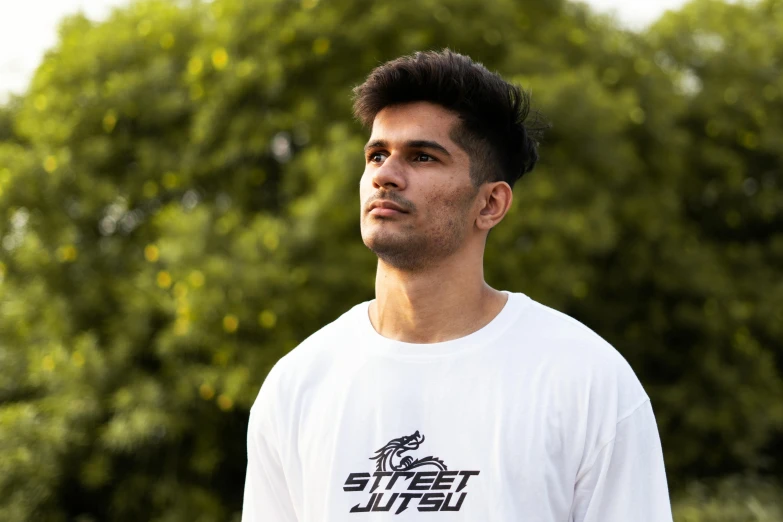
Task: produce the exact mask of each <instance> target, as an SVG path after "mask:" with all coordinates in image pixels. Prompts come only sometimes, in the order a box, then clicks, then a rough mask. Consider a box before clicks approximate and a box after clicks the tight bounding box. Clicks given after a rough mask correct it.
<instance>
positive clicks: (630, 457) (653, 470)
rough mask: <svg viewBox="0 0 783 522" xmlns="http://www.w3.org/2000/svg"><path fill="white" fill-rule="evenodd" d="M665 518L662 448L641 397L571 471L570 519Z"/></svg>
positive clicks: (621, 521)
mask: <svg viewBox="0 0 783 522" xmlns="http://www.w3.org/2000/svg"><path fill="white" fill-rule="evenodd" d="M629 520H633V521H634V522H671V521H672V512H671V504H670V501H669V491H668V486H667V483H666V472H665V469H664V462H663V451H662V448H661V441H660V438H659V435H658V427H657V425H656V422H655V416H654V414H653V410H652V405H651V404H650V401H649V400H645V401H644V402H643V403H642V404H641V405H640V406H639V407H637V408H636V409H635V410H634V411H633V412H631V413H630V414H629V415H627V416H626V417H625V418H623V419H621V420H620V421H619V422H618V423H617V428H616V431H615V436H614V437H613V438H612V439H611V440H610V441H607V442H606V443H605V444H604V445H603V447H602V448H601V449H600V450H599V451H598V453H597V454H596V457H595V458H594V460H593V461H592V462H591V463H587V464H586V466H585V468H584V469H583V470H580V472H579V474H578V475H577V481H576V486H575V490H574V502H573V506H572V509H571V518H570V522H627V521H629Z"/></svg>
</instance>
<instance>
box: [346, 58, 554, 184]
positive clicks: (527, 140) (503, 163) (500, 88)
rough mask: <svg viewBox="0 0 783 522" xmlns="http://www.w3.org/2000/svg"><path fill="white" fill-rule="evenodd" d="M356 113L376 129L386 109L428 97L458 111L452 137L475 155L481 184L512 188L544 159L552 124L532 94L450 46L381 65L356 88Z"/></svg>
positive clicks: (475, 175) (473, 169)
mask: <svg viewBox="0 0 783 522" xmlns="http://www.w3.org/2000/svg"><path fill="white" fill-rule="evenodd" d="M353 93H354V104H353V111H354V115H355V116H356V117H357V119H359V121H361V123H362V124H363V125H364V126H365V127H367V128H372V124H373V121H374V120H375V116H376V115H377V114H378V113H379V112H380V111H381V110H383V109H384V108H386V107H389V106H392V105H399V104H404V103H410V102H416V101H428V102H432V103H435V104H437V105H440V106H441V107H443V108H445V109H447V110H450V111H453V112H454V113H456V114H457V115H458V116H459V119H460V123H459V124H458V125H455V127H454V129H452V131H451V134H450V137H451V139H452V140H454V143H456V144H457V145H458V146H459V147H461V148H462V149H463V150H464V151H465V152H466V153H467V154H468V157H469V158H470V178H471V181H472V182H473V184H474V185H475V186H479V185H481V184H483V183H486V182H492V181H505V182H506V183H508V184H509V185H510V186H511V187H512V188H513V187H514V183H515V182H516V181H517V180H518V179H520V178H521V177H522V176H523V175H524V174H525V173H527V172H530V171H531V170H533V167H534V166H535V165H536V162H537V161H538V139H540V137H541V135H542V134H543V131H544V130H545V129H546V128H548V124H547V123H546V122H545V121H544V120H543V118H542V117H541V115H540V113H538V111H535V118H534V121H533V122H532V123H530V122H529V121H526V120H528V116H529V114H530V95H529V94H528V93H526V92H525V91H523V90H521V89H520V88H519V87H517V86H516V85H512V84H510V83H508V82H506V81H505V80H503V78H501V77H500V75H498V74H497V73H493V72H490V71H489V70H487V68H486V67H484V66H483V65H482V64H480V63H477V62H474V61H473V60H471V59H470V58H469V57H468V56H464V55H462V54H458V53H455V52H452V51H450V50H449V49H444V50H443V51H440V52H435V51H427V52H417V53H415V54H413V55H409V56H402V57H400V58H397V59H395V60H392V61H390V62H386V63H384V64H383V65H380V66H378V67H376V68H375V69H374V70H373V71H372V72H371V73H370V75H369V76H368V77H367V80H366V81H365V82H364V83H363V84H361V85H359V86H357V87H355V88H354V89H353Z"/></svg>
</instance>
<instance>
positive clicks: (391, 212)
mask: <svg viewBox="0 0 783 522" xmlns="http://www.w3.org/2000/svg"><path fill="white" fill-rule="evenodd" d="M370 214H371V215H373V216H384V217H388V216H397V215H402V214H405V212H401V211H399V210H396V209H393V208H385V207H374V208H373V209H371V210H370Z"/></svg>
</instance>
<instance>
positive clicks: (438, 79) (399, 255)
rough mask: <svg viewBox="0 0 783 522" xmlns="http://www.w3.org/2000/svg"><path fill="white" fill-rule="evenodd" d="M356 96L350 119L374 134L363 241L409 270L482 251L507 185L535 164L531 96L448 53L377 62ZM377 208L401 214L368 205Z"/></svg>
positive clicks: (506, 199)
mask: <svg viewBox="0 0 783 522" xmlns="http://www.w3.org/2000/svg"><path fill="white" fill-rule="evenodd" d="M354 93H355V101H354V112H355V114H356V116H357V117H358V118H359V119H360V120H361V121H362V123H364V124H365V125H366V126H368V127H371V128H372V135H371V136H370V140H369V141H368V143H367V147H366V149H365V152H366V154H365V160H366V162H365V165H366V166H365V172H364V175H363V176H362V181H361V186H360V189H361V201H362V216H361V217H362V219H361V224H362V237H363V239H364V242H365V244H366V245H367V246H368V247H369V248H370V249H371V250H373V251H374V252H375V253H376V254H377V255H378V256H379V257H380V258H381V259H383V260H385V261H387V262H388V263H390V264H391V265H393V266H396V267H398V268H402V269H408V270H413V269H418V268H423V267H426V266H429V265H432V264H433V263H436V262H437V261H439V260H440V259H443V258H445V257H447V256H450V255H453V254H454V253H456V252H458V251H460V250H461V249H462V248H466V247H468V246H469V245H470V244H479V243H480V245H481V248H482V249H483V243H484V240H485V238H486V234H487V233H488V231H489V230H490V229H491V228H492V227H493V226H494V225H496V224H497V223H498V222H500V220H501V219H502V218H503V216H504V215H505V213H506V212H507V211H508V207H509V205H510V203H511V187H512V186H513V184H514V183H515V182H516V180H517V179H519V178H521V177H522V175H524V174H525V173H526V172H529V171H530V170H532V169H533V166H534V165H535V163H536V161H537V160H538V153H537V142H536V141H535V139H534V137H533V136H532V135H531V134H533V133H534V132H538V130H539V129H534V130H533V132H531V129H530V128H528V126H527V125H526V122H525V120H526V118H527V116H528V112H529V99H528V97H527V95H526V94H525V93H524V92H523V91H521V90H520V89H519V88H518V87H516V86H513V85H511V84H509V83H507V82H505V81H504V80H503V79H502V78H501V77H500V76H498V75H497V74H494V73H491V72H490V71H488V70H487V69H486V68H484V67H483V66H482V65H481V64H478V63H475V62H473V61H472V60H471V59H470V58H468V57H466V56H463V55H460V54H456V53H453V52H451V51H448V50H446V51H443V52H438V53H436V52H426V53H416V54H415V55H413V56H406V57H402V58H398V59H396V60H393V61H391V62H388V63H386V64H383V65H381V66H379V67H378V68H376V69H375V70H374V71H373V72H372V73H371V74H370V76H369V77H368V78H367V80H366V81H365V82H364V83H363V84H362V85H360V86H358V87H356V89H354ZM381 201H383V202H385V204H386V205H387V206H392V205H393V204H396V205H397V206H398V207H399V210H402V211H403V212H393V211H392V210H389V209H377V208H376V209H372V208H371V207H372V206H373V205H377V204H378V203H379V202H381Z"/></svg>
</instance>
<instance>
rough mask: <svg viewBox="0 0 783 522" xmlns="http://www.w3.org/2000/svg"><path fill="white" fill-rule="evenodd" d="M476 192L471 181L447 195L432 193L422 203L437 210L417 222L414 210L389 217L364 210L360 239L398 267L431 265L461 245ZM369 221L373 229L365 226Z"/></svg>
mask: <svg viewBox="0 0 783 522" xmlns="http://www.w3.org/2000/svg"><path fill="white" fill-rule="evenodd" d="M477 193H478V187H475V186H473V185H472V184H471V185H470V186H469V187H467V188H465V189H462V190H460V191H455V192H454V193H451V194H449V195H443V194H440V195H438V196H434V197H432V198H431V200H430V201H428V202H427V204H426V205H422V207H426V208H430V209H433V208H438V209H439V210H436V211H435V212H431V214H432V216H431V219H428V220H424V222H422V220H421V219H418V220H417V221H418V223H417V224H414V223H413V222H412V221H413V219H412V218H415V217H418V216H416V215H415V214H413V215H410V216H408V215H401V216H394V217H388V218H387V217H377V216H371V215H369V214H366V215H364V220H366V221H363V223H362V224H363V226H362V240H363V241H364V244H365V245H366V246H367V248H369V249H370V250H372V251H373V252H374V253H375V255H377V256H378V258H379V259H380V260H382V261H383V262H385V263H386V264H388V265H390V266H392V267H394V268H396V269H398V270H404V271H408V272H420V271H423V270H426V269H428V268H432V267H433V266H436V265H437V264H438V263H439V262H440V261H442V260H443V259H445V258H448V257H449V256H451V255H453V254H454V253H456V252H457V251H458V250H459V249H460V247H461V246H462V245H463V243H464V241H465V237H466V235H467V234H468V232H469V226H468V225H467V224H466V223H465V219H466V216H467V213H468V212H469V211H470V207H471V206H472V204H473V201H474V199H475V197H476V194H477ZM441 209H442V210H441ZM409 220H410V221H409ZM372 221H375V223H373V225H371V226H372V229H369V226H365V223H370V222H372ZM393 221H398V222H397V223H394V222H393ZM417 225H418V226H417ZM370 230H372V232H370Z"/></svg>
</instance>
